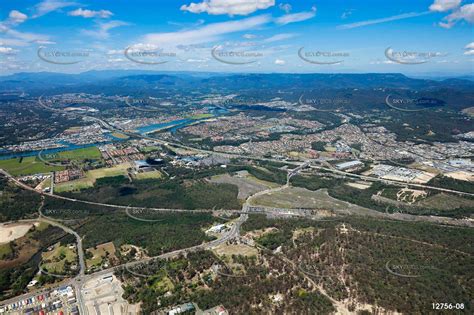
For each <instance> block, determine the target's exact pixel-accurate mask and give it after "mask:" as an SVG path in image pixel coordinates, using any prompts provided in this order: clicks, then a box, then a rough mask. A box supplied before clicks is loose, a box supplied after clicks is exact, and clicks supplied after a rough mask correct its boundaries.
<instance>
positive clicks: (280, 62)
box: [275, 59, 286, 66]
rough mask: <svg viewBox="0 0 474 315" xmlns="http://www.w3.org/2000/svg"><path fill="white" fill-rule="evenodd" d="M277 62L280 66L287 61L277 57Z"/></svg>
mask: <svg viewBox="0 0 474 315" xmlns="http://www.w3.org/2000/svg"><path fill="white" fill-rule="evenodd" d="M275 64H276V65H279V66H283V65H285V64H286V61H285V60H283V59H275Z"/></svg>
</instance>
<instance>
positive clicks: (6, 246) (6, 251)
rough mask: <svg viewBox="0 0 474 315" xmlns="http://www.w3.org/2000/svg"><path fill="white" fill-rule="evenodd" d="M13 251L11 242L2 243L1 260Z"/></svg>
mask: <svg viewBox="0 0 474 315" xmlns="http://www.w3.org/2000/svg"><path fill="white" fill-rule="evenodd" d="M11 253H12V247H11V246H10V244H9V243H7V244H2V245H0V260H2V259H4V257H6V256H8V255H10V254H11Z"/></svg>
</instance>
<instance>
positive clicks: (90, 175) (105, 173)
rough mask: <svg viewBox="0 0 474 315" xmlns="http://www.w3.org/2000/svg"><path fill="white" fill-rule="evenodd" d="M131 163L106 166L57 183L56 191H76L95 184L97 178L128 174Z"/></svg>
mask: <svg viewBox="0 0 474 315" xmlns="http://www.w3.org/2000/svg"><path fill="white" fill-rule="evenodd" d="M129 167H131V165H130V163H123V164H118V165H115V166H113V167H104V168H99V169H96V170H91V171H87V172H86V174H85V175H86V177H84V178H81V179H77V180H73V181H69V182H65V183H60V184H57V185H56V186H55V188H54V190H55V191H56V192H65V191H74V190H80V189H84V188H89V187H92V186H94V183H95V181H96V179H98V178H103V177H111V176H118V175H125V176H126V175H127V168H129Z"/></svg>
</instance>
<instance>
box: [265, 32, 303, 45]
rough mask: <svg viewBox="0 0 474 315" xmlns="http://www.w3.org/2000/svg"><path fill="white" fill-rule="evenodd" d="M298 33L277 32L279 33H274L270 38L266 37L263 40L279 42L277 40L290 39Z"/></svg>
mask: <svg viewBox="0 0 474 315" xmlns="http://www.w3.org/2000/svg"><path fill="white" fill-rule="evenodd" d="M295 36H296V34H290V33H283V34H277V35H273V36H271V37H269V38H266V39H264V40H263V41H264V42H265V43H273V42H277V41H280V40H285V39H289V38H293V37H295Z"/></svg>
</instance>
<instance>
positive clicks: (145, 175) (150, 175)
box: [134, 171, 163, 180]
mask: <svg viewBox="0 0 474 315" xmlns="http://www.w3.org/2000/svg"><path fill="white" fill-rule="evenodd" d="M162 176H163V174H161V172H160V171H151V172H144V173H138V174H135V175H134V177H135V178H136V179H138V180H140V179H158V178H161V177H162Z"/></svg>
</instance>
